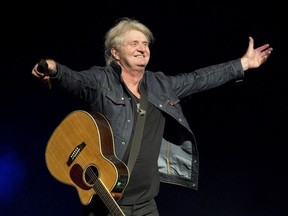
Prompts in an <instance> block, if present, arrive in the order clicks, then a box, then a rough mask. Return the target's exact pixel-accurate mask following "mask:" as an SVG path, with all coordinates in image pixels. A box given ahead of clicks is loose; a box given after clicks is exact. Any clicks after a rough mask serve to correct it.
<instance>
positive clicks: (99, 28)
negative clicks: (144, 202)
mask: <svg viewBox="0 0 288 216" xmlns="http://www.w3.org/2000/svg"><path fill="white" fill-rule="evenodd" d="M251 2H252V1H251ZM251 2H244V1H235V2H234V1H231V2H228V3H227V2H219V1H215V2H214V3H208V2H205V1H201V2H198V1H197V2H195V1H176V2H171V3H167V2H166V1H157V2H156V1H155V2H153V4H151V3H150V4H148V2H135V1H131V2H127V3H126V2H124V1H121V2H119V3H117V4H115V3H113V2H108V1H107V2H99V1H98V2H94V3H93V5H92V4H90V5H89V4H85V3H84V2H82V3H81V2H77V3H75V4H74V5H73V3H69V5H66V7H60V6H59V5H58V4H52V3H51V2H49V3H48V2H47V4H46V5H45V4H43V5H41V6H40V5H34V6H33V7H29V6H27V5H26V2H25V4H19V3H15V2H14V3H11V5H9V6H5V7H4V6H2V7H1V9H2V13H1V15H0V16H1V17H0V18H1V26H0V28H1V41H0V43H1V44H0V45H1V62H2V63H1V68H2V71H1V78H0V83H1V86H0V92H1V95H0V96H1V110H2V112H1V113H2V115H1V121H0V131H1V132H0V134H1V136H0V146H1V150H0V215H3V216H4V215H5V216H10V215H13V216H14V215H25V216H26V215H29V216H30V215H31V216H34V215H41V216H46V215H47V216H48V215H49V216H50V215H53V216H58V215H70V216H78V215H80V201H79V198H78V194H77V192H76V190H75V188H73V187H72V186H68V185H65V184H62V183H60V182H58V181H57V180H55V179H54V178H53V177H52V176H51V175H50V173H49V171H48V170H47V168H46V164H45V147H46V144H47V141H48V139H49V137H50V135H51V133H52V132H53V130H54V129H55V127H56V126H57V125H58V124H59V122H60V121H61V120H62V119H63V118H64V117H65V116H66V115H67V114H68V113H69V112H71V111H72V110H75V109H80V108H85V105H83V104H81V102H80V101H77V100H76V99H74V98H71V97H69V96H67V95H64V94H63V93H61V92H55V91H53V90H52V91H49V90H48V88H47V86H46V85H44V84H43V83H42V82H40V81H38V80H37V79H35V77H33V76H32V75H31V70H32V68H33V66H34V64H35V63H37V62H38V61H39V60H40V59H41V58H53V59H55V60H57V61H58V62H60V63H62V64H66V65H68V66H69V67H70V68H73V69H76V70H82V69H87V68H89V67H90V66H92V65H104V64H105V62H104V55H103V42H104V39H103V38H104V35H105V33H106V31H107V30H108V29H109V28H110V27H111V26H112V25H113V24H114V22H115V21H116V20H117V19H118V18H120V17H124V16H126V17H131V18H136V19H138V20H140V21H142V22H143V23H144V24H146V25H147V26H148V27H149V28H150V29H151V30H152V32H153V33H154V36H155V38H156V41H155V44H153V45H152V46H151V61H150V63H149V65H148V69H150V70H154V71H157V70H161V71H163V72H165V73H166V74H178V73H181V72H189V71H192V70H194V69H197V68H200V67H204V66H208V65H212V64H216V63H221V62H224V61H228V60H232V59H235V58H238V57H241V56H242V55H243V54H244V53H245V51H246V49H247V47H248V36H252V37H253V38H254V39H255V47H257V46H260V45H262V44H264V43H269V44H271V46H272V47H273V48H274V51H273V53H272V55H271V57H270V59H269V60H268V61H267V62H266V63H265V64H264V65H262V66H261V67H260V68H257V69H254V70H250V71H247V73H246V77H245V79H244V81H243V82H238V83H234V82H232V83H227V84H226V85H224V86H221V87H218V88H217V89H213V90H210V91H207V92H202V93H199V94H197V95H193V96H192V98H191V100H189V101H183V109H184V111H185V113H186V114H187V118H188V119H189V122H190V124H191V127H192V129H193V131H194V133H195V135H196V138H197V140H198V146H199V152H200V182H199V190H198V191H193V190H190V189H187V188H183V187H179V186H175V185H167V184H162V185H161V191H160V194H159V196H158V197H157V201H158V206H159V211H160V215H169V216H170V215H195V216H258V215H259V216H266V215H267V216H268V215H269V216H286V215H288V208H287V201H288V200H287V181H286V170H287V168H286V164H287V162H286V161H287V156H286V155H287V154H286V145H287V132H286V129H287V126H286V125H287V120H288V118H287V111H286V110H287V108H288V106H287V90H288V85H287V81H286V80H287V78H288V75H287V66H286V65H287V48H288V46H287V33H286V31H287V23H286V22H285V20H286V19H287V15H286V13H287V12H286V11H285V7H284V6H283V5H280V4H279V3H276V1H270V3H264V2H262V1H258V2H257V1H256V2H255V1H253V2H252V3H251Z"/></svg>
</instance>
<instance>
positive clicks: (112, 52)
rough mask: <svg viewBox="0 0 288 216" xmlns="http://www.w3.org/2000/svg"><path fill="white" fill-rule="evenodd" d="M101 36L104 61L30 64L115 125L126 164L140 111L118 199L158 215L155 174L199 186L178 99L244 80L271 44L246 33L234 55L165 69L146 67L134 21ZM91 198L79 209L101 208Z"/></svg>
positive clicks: (146, 34)
mask: <svg viewBox="0 0 288 216" xmlns="http://www.w3.org/2000/svg"><path fill="white" fill-rule="evenodd" d="M105 39H106V40H105V57H106V66H103V67H100V66H94V67H91V68H90V69H88V70H85V71H81V72H76V71H74V70H72V69H70V68H68V67H67V66H64V65H62V64H60V63H58V62H56V61H54V60H51V59H46V63H47V69H46V71H45V73H43V71H42V72H41V71H39V65H38V64H36V65H35V66H34V68H33V70H32V74H33V75H34V76H36V77H38V78H39V79H40V80H42V81H47V82H49V83H50V84H51V85H52V86H55V87H56V88H62V89H63V90H64V91H66V92H67V93H69V94H72V95H75V96H77V97H78V98H80V99H82V100H83V101H85V102H87V103H88V104H89V105H90V108H91V112H93V113H97V112H98V113H102V114H103V115H104V116H105V117H106V118H107V119H108V121H109V123H110V125H111V128H112V131H113V138H114V143H115V150H116V156H117V157H118V158H119V159H120V160H122V161H123V162H125V164H129V160H130V159H129V155H130V149H133V148H132V147H134V146H133V145H132V143H133V142H132V141H133V137H134V136H133V135H134V134H136V137H137V136H138V135H139V132H138V131H137V132H135V126H136V122H137V119H140V118H141V117H139V116H145V125H144V129H143V131H142V140H141V141H140V142H139V144H140V147H139V148H140V150H139V153H138V155H137V158H136V162H135V164H134V167H133V170H131V169H132V168H131V167H129V166H128V167H129V168H130V170H129V171H130V177H129V182H128V184H127V186H126V188H125V190H124V192H123V195H122V197H121V198H120V199H119V200H117V203H118V204H119V206H120V207H121V209H122V211H123V213H124V214H125V215H153V216H154V215H159V212H158V209H157V205H156V203H155V200H154V198H155V197H156V196H157V194H158V191H159V185H160V181H162V182H166V183H171V184H177V185H182V186H186V187H189V188H193V189H195V190H197V189H198V167H199V164H198V152H197V146H196V141H195V139H194V135H193V132H192V131H191V129H190V127H189V124H188V122H187V120H186V118H185V116H184V114H183V112H182V109H181V106H180V103H179V102H180V100H181V99H183V98H185V97H187V96H189V95H191V94H193V93H197V92H201V91H205V90H208V89H211V88H214V87H217V86H220V85H223V84H225V83H227V82H228V81H231V80H239V79H243V78H244V71H247V70H248V69H252V68H257V67H259V66H260V65H262V64H263V63H264V62H265V61H266V60H267V58H268V57H269V56H270V54H271V52H272V48H271V47H270V46H269V44H264V45H262V46H260V47H258V48H256V49H254V41H253V38H251V37H250V38H249V46H248V49H247V51H246V53H245V54H244V55H243V56H242V57H241V58H239V59H235V60H232V61H229V62H226V63H222V64H217V65H212V66H209V67H206V68H202V69H199V70H196V71H193V72H190V73H185V74H184V73H182V74H178V75H175V76H167V75H165V74H164V73H163V72H152V71H148V70H146V66H147V64H148V62H149V59H150V49H149V45H150V44H151V43H152V42H153V40H154V38H153V34H152V32H151V31H150V30H149V29H148V28H147V27H146V26H145V25H143V24H142V23H140V22H139V21H137V20H133V19H129V18H124V19H122V20H120V21H119V22H117V23H116V24H115V26H113V27H112V28H111V29H110V30H109V31H108V32H107V34H106V36H105ZM40 66H41V65H40ZM145 102H146V103H147V104H146V106H144V107H143V103H144V104H145ZM139 104H140V105H139ZM171 126H172V127H173V128H171ZM96 200H97V196H95V198H94V199H93V200H92V201H91V203H90V204H89V205H87V206H84V213H83V214H85V215H98V214H99V212H100V205H99V203H98V201H96ZM101 211H102V210H101ZM106 214H108V212H107V213H106ZM99 215H101V214H99Z"/></svg>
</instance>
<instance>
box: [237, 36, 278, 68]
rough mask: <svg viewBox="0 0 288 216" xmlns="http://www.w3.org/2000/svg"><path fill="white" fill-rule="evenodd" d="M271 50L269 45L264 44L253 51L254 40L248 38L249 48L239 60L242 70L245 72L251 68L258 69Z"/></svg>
mask: <svg viewBox="0 0 288 216" xmlns="http://www.w3.org/2000/svg"><path fill="white" fill-rule="evenodd" d="M272 50H273V48H272V47H270V45H269V44H264V45H262V46H260V47H258V48H256V49H254V40H253V38H252V37H249V46H248V49H247V51H246V53H245V54H244V56H242V58H241V64H242V67H243V70H244V71H246V70H248V69H251V68H257V67H260V65H262V64H263V63H264V62H266V61H267V59H268V58H269V56H270V54H271V52H272Z"/></svg>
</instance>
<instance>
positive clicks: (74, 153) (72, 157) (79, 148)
mask: <svg viewBox="0 0 288 216" xmlns="http://www.w3.org/2000/svg"><path fill="white" fill-rule="evenodd" d="M85 146H86V144H85V143H84V142H82V143H80V144H79V145H77V147H76V148H75V149H74V150H73V151H72V152H71V154H70V156H69V159H68V161H67V163H66V164H67V165H68V166H70V165H71V164H72V163H73V161H74V160H75V159H76V158H77V156H78V155H79V154H80V152H81V151H82V150H83V149H84V148H85Z"/></svg>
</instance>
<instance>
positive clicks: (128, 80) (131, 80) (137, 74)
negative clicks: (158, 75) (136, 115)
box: [121, 70, 144, 99]
mask: <svg viewBox="0 0 288 216" xmlns="http://www.w3.org/2000/svg"><path fill="white" fill-rule="evenodd" d="M143 75H144V71H125V70H123V71H122V73H121V76H122V79H123V81H124V83H125V84H126V86H127V87H128V89H129V90H130V91H131V92H132V93H133V94H134V95H135V96H136V97H137V98H139V99H140V96H141V95H140V92H139V82H140V80H141V79H142V78H143Z"/></svg>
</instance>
